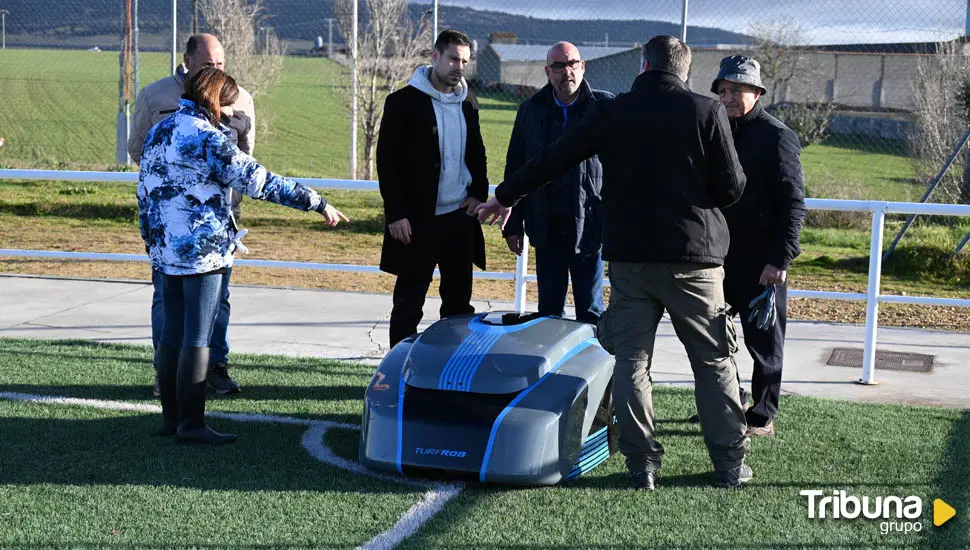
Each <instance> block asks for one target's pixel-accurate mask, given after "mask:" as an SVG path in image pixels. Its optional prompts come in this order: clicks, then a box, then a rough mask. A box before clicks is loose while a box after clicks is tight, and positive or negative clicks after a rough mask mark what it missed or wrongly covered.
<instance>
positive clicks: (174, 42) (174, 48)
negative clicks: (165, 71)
mask: <svg viewBox="0 0 970 550" xmlns="http://www.w3.org/2000/svg"><path fill="white" fill-rule="evenodd" d="M178 8H179V6H178V0H172V74H175V69H176V68H177V67H178V40H179V37H178V24H179V16H178Z"/></svg>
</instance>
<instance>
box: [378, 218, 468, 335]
mask: <svg viewBox="0 0 970 550" xmlns="http://www.w3.org/2000/svg"><path fill="white" fill-rule="evenodd" d="M474 223H475V222H474V219H473V218H472V217H471V216H468V215H467V214H465V212H464V210H461V209H459V210H456V211H454V212H449V213H448V214H442V215H440V216H435V218H434V220H433V221H432V223H431V225H430V226H429V227H427V228H422V230H420V232H415V234H414V235H413V236H412V240H411V244H410V245H408V246H412V247H416V248H415V250H413V251H412V256H411V257H412V258H413V259H414V261H413V263H412V265H409V266H408V268H407V269H406V270H405V271H402V272H401V274H400V275H398V277H397V282H395V283H394V307H393V308H392V309H391V327H390V341H391V347H394V345H395V344H397V343H398V342H400V341H401V340H404V339H405V338H407V337H408V336H411V335H412V334H416V333H417V332H418V323H420V322H421V318H422V317H423V316H424V299H425V296H426V295H427V294H428V287H429V286H430V285H431V279H432V278H433V277H434V269H435V266H437V267H438V269H439V271H440V272H441V285H440V294H441V309H440V310H439V314H440V315H441V318H442V319H444V318H445V317H449V316H451V315H462V314H467V313H475V308H474V307H472V305H471V299H472V263H473V258H474V246H475V236H474V233H473V228H474V225H473V224H474Z"/></svg>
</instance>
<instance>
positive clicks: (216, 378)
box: [206, 363, 242, 395]
mask: <svg viewBox="0 0 970 550" xmlns="http://www.w3.org/2000/svg"><path fill="white" fill-rule="evenodd" d="M206 381H207V382H208V383H209V389H211V390H212V391H214V392H216V393H217V394H219V395H228V394H231V393H239V392H241V391H242V386H240V385H239V382H236V381H235V380H233V379H232V377H231V376H229V365H227V364H225V363H215V364H213V365H211V366H210V367H209V373H208V374H207V375H206Z"/></svg>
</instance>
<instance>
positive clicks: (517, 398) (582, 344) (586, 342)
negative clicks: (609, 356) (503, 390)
mask: <svg viewBox="0 0 970 550" xmlns="http://www.w3.org/2000/svg"><path fill="white" fill-rule="evenodd" d="M594 343H596V339H595V338H590V339H588V340H583V341H582V342H580V343H579V344H578V345H577V346H576V347H574V348H573V349H571V350H569V352H568V353H566V355H563V356H562V359H560V360H559V361H557V362H556V364H555V365H553V366H552V368H551V369H549V372H547V373H545V374H544V375H542V378H540V379H538V380H536V381H535V382H534V383H533V384H532V385H531V386H529V387H528V388H526V389H524V390H522V393H520V394H519V395H517V396H515V399H513V400H512V402H511V403H509V404H508V405H506V407H505V408H504V409H502V412H501V413H499V415H498V418H496V419H495V422H494V423H493V424H492V431H491V432H490V433H489V434H488V444H487V445H486V446H485V457H484V458H483V459H482V469H481V471H480V472H479V474H478V479H479V481H482V482H484V481H485V472H487V471H488V460H489V458H491V456H492V447H493V446H494V445H495V435H496V434H497V433H498V428H499V426H501V425H502V419H504V418H505V415H507V414H509V411H511V410H512V409H513V408H515V406H516V405H518V404H519V402H520V401H522V400H523V399H525V396H527V395H529V392H531V391H532V390H534V389H535V388H536V386H538V385H539V384H541V383H542V381H543V380H545V379H546V378H549V377H550V376H552V375H553V373H555V372H556V371H557V370H558V369H559V367H561V366H563V365H564V364H566V362H567V361H569V360H570V359H572V358H573V357H574V356H576V355H577V354H578V353H579V352H581V351H583V350H584V349H586V348H588V347H590V346H592V345H593V344H594Z"/></svg>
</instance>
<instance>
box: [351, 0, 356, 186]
mask: <svg viewBox="0 0 970 550" xmlns="http://www.w3.org/2000/svg"><path fill="white" fill-rule="evenodd" d="M357 2H358V0H351V2H350V3H351V4H352V5H353V9H352V10H351V16H350V19H351V23H350V179H352V180H355V179H357Z"/></svg>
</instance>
